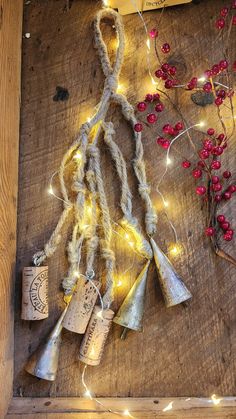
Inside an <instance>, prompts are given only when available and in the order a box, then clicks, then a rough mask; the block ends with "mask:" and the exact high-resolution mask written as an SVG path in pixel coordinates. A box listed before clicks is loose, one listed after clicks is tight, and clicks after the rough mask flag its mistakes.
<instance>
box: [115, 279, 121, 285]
mask: <svg viewBox="0 0 236 419" xmlns="http://www.w3.org/2000/svg"><path fill="white" fill-rule="evenodd" d="M121 285H122V281H121V280H120V279H119V281H118V282H117V284H116V286H117V287H121Z"/></svg>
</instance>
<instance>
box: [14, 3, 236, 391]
mask: <svg viewBox="0 0 236 419" xmlns="http://www.w3.org/2000/svg"><path fill="white" fill-rule="evenodd" d="M28 3H29V4H27V5H26V6H25V14H24V32H29V33H30V38H29V39H24V43H23V86H22V101H23V106H22V115H21V146H20V183H19V216H18V226H19V228H18V258H17V272H18V273H17V289H16V296H17V303H16V325H15V335H16V339H15V380H14V394H15V396H26V397H35V396H40V397H49V396H51V397H55V396H57V397H60V396H63V397H67V396H75V397H78V396H82V395H83V394H84V389H83V387H82V384H81V373H82V369H83V366H82V365H80V364H79V363H78V361H77V356H78V349H79V342H80V337H79V336H76V335H74V334H72V333H70V332H67V331H64V333H63V344H62V348H61V354H60V367H59V372H58V377H57V380H56V381H55V382H54V383H49V382H44V381H39V380H37V379H35V378H34V377H31V376H29V375H27V374H26V373H25V372H24V370H23V368H24V365H25V362H26V360H27V358H28V357H29V355H30V354H31V353H32V352H33V351H34V350H35V349H36V348H37V346H38V344H39V343H40V342H41V341H42V340H43V338H44V337H45V336H46V335H47V334H48V332H49V330H50V329H51V327H52V325H53V324H54V322H55V321H56V319H57V318H58V316H59V313H60V312H61V309H62V307H63V303H62V294H61V292H60V291H59V288H60V282H61V280H62V278H63V276H64V275H65V273H66V269H67V266H66V259H65V251H64V245H65V243H66V239H67V238H68V236H69V234H70V230H68V233H67V232H66V231H65V235H64V236H65V237H64V240H63V243H62V246H61V247H60V249H59V250H58V251H57V252H56V254H55V256H54V257H53V258H52V260H51V261H50V262H49V277H50V279H49V293H50V295H49V305H50V316H49V319H48V320H45V321H42V322H35V323H28V322H22V321H21V320H20V294H21V292H20V285H21V279H20V277H21V270H22V267H23V266H25V265H27V264H29V263H30V261H31V257H32V254H33V253H34V252H35V251H36V250H38V249H41V248H42V246H43V243H44V242H45V240H47V239H48V238H49V236H50V233H51V231H52V228H53V227H54V226H55V224H56V221H57V218H58V216H59V214H60V211H61V208H62V207H61V203H60V202H59V201H57V200H55V199H53V198H52V197H51V196H50V195H48V194H47V188H48V185H49V181H50V177H51V175H52V174H53V173H54V172H55V171H56V170H57V168H58V167H59V164H60V160H61V158H62V155H63V153H64V152H65V150H66V149H67V147H68V146H69V144H70V143H71V141H72V139H73V138H75V136H76V133H77V131H78V127H79V125H80V123H81V122H83V121H85V120H86V118H87V117H88V116H90V115H91V114H92V112H93V107H94V106H95V105H96V104H97V103H98V101H99V98H100V95H101V89H102V87H103V81H104V78H103V75H102V72H101V68H100V63H99V59H98V57H97V55H96V54H95V51H94V49H93V32H92V27H91V22H92V20H93V16H94V14H95V12H96V10H98V8H99V3H97V2H96V3H95V2H94V1H92V0H86V1H85V0H77V1H71V2H66V1H64V0H57V1H56V0H51V1H50V2H45V1H43V0H38V1H31V2H28ZM223 3H224V2H223V1H221V0H216V1H211V0H206V1H204V2H200V3H199V4H189V5H186V6H179V7H176V8H169V9H168V10H166V11H165V13H164V15H163V20H162V26H161V30H160V43H162V42H164V41H167V40H169V41H170V42H171V44H172V51H173V55H172V62H173V63H178V65H180V66H181V68H182V75H181V77H182V78H183V79H184V80H188V78H189V77H190V75H192V73H194V75H195V74H196V75H201V74H202V72H203V71H204V70H205V69H206V68H207V67H208V66H209V65H210V64H209V63H208V58H209V56H210V55H212V60H211V64H213V63H215V62H218V61H219V60H220V59H221V58H222V56H221V52H220V49H219V48H210V45H211V43H212V42H213V40H214V39H215V36H216V32H215V31H214V29H210V26H209V19H210V22H211V23H212V26H214V15H215V14H216V13H217V12H218V10H219V9H220V7H222V5H223ZM66 6H68V7H66ZM159 17H160V12H159V11H153V12H148V13H145V20H146V22H147V24H148V27H149V28H152V27H155V25H156V23H157V21H158V19H159ZM124 25H125V31H126V38H127V49H126V54H125V62H124V66H123V69H122V73H121V84H123V85H124V86H125V87H126V88H127V90H126V92H127V96H128V98H129V100H130V101H131V102H132V103H133V104H135V103H136V102H137V101H138V100H140V99H142V98H143V95H144V94H145V93H147V92H148V91H151V90H153V87H152V85H151V83H150V80H149V79H148V76H147V75H146V55H145V48H144V37H143V33H144V32H143V27H142V24H141V21H140V19H139V17H138V16H136V15H132V16H126V17H125V18H124ZM105 32H106V34H105V39H106V41H108V39H109V36H110V37H111V35H112V28H111V27H109V28H107V30H106V31H105ZM109 42H110V44H109V45H110V49H111V50H112V49H113V51H114V42H112V40H111V41H109ZM175 49H176V52H174V50H175ZM234 54H235V51H234ZM151 68H152V69H153V71H154V70H155V68H156V63H155V57H154V53H152V54H151ZM57 86H62V87H64V88H67V89H68V91H69V98H68V100H67V101H58V102H56V101H54V100H53V97H54V95H55V93H56V87H57ZM189 100H190V99H189V96H188V95H187V96H186V97H185V96H184V95H182V93H181V95H180V97H179V101H180V102H181V106H182V110H183V112H185V113H186V115H187V116H188V120H189V121H191V122H192V123H196V122H198V121H199V120H200V119H202V118H203V119H205V120H207V121H208V122H209V126H210V125H216V126H217V118H216V115H215V114H214V112H212V111H210V112H209V108H204V109H200V108H198V107H194V106H190V105H189V103H190V102H189ZM111 116H112V119H113V121H114V124H115V128H116V129H117V137H116V140H117V142H118V143H119V145H120V146H121V149H122V151H123V153H124V156H125V158H126V159H127V161H128V170H129V180H130V184H131V189H132V192H133V196H134V212H135V215H136V216H137V217H138V218H139V220H140V221H141V222H143V215H144V209H143V205H142V202H141V201H140V199H139V197H138V195H137V192H136V190H137V185H136V181H135V179H134V176H133V170H132V167H131V160H132V158H133V155H134V150H133V141H132V138H131V131H130V129H129V128H128V126H127V124H126V123H125V122H123V120H122V118H121V116H120V112H119V110H115V109H114V108H112V110H111ZM178 119H179V117H178V116H177V115H176V114H175V112H173V111H170V112H169V113H167V112H166V113H164V114H163V116H161V117H160V126H161V125H164V123H166V122H171V123H173V122H176V121H177V120H178ZM156 135H157V132H156V129H155V128H150V129H149V130H146V131H145V136H144V138H143V143H144V149H145V159H146V162H147V174H148V178H149V181H150V183H151V185H153V186H155V185H156V183H157V181H158V179H159V177H160V173H161V172H162V170H163V165H164V152H163V151H162V150H160V148H158V147H157V146H156V143H155V139H156ZM185 144H186V142H185V141H184V140H183V141H182V142H181V143H180V145H179V151H180V152H182V153H183V154H185V153H186V150H188V147H187V146H186V145H185ZM234 146H235V139H234ZM101 148H102V156H103V158H102V166H103V172H104V173H105V174H106V176H105V180H106V182H105V186H106V191H107V193H108V196H109V204H110V207H111V212H112V218H113V219H114V220H118V219H119V217H120V216H121V212H120V210H119V197H120V190H119V184H118V182H117V176H116V174H115V171H114V169H113V168H112V165H111V162H110V159H109V154H108V152H107V150H106V148H105V147H104V146H103V145H101ZM175 159H176V160H175V163H176V164H174V165H172V167H171V170H170V175H169V177H168V178H167V179H166V181H165V183H164V187H165V192H166V198H167V199H168V200H169V201H170V207H169V209H168V214H169V216H170V218H171V219H172V221H173V222H174V224H175V225H176V227H177V230H178V236H179V240H180V241H181V242H183V243H184V245H185V248H186V251H185V253H184V254H183V255H182V256H181V257H179V258H177V259H176V261H175V265H176V267H177V269H178V271H180V272H181V274H182V276H183V277H184V278H185V282H186V284H187V285H188V287H189V288H190V289H191V291H192V293H193V295H194V298H193V300H192V302H191V303H189V304H188V305H187V306H185V307H182V306H181V307H175V308H172V309H166V308H165V306H164V303H163V299H162V297H161V294H160V289H159V286H158V281H157V275H156V271H155V268H154V266H153V264H152V266H151V269H150V273H149V280H148V290H147V300H146V309H145V318H144V330H143V333H133V332H130V333H129V334H128V337H127V339H126V340H125V341H121V340H120V338H119V336H120V332H121V330H120V328H119V326H117V325H114V326H113V330H112V333H111V334H110V336H109V339H108V344H107V347H106V351H105V356H104V358H103V361H102V363H101V365H100V366H99V367H96V368H92V367H91V368H88V370H87V372H86V380H87V383H88V385H89V388H90V389H91V391H93V392H94V393H95V394H96V396H97V397H108V396H112V397H128V396H129V397H148V396H149V397H155V396H156V395H158V397H161V396H162V397H164V396H168V397H171V396H173V397H177V396H191V397H193V396H196V397H201V396H205V397H209V396H210V395H211V394H213V393H216V394H220V395H224V396H226V395H233V394H235V347H236V329H235V321H236V314H235V294H236V270H235V268H233V267H232V266H231V265H229V264H227V263H225V262H224V261H222V260H220V259H217V258H216V257H215V255H213V254H212V250H211V248H210V246H209V242H208V241H207V239H206V238H204V234H203V231H204V227H205V217H204V213H203V212H202V211H201V205H200V201H199V199H198V198H197V196H196V195H195V193H194V187H195V186H194V185H195V184H194V181H193V179H192V178H191V176H190V175H189V176H186V172H184V171H183V170H182V169H181V167H180V166H181V159H179V158H178V157H177V156H176V157H175ZM227 166H228V167H229V168H230V169H231V170H232V171H233V169H234V167H235V153H231V154H230V155H229V154H228V157H227ZM154 189H155V188H153V192H152V195H153V199H154V201H155V203H156V205H157V207H158V208H160V200H159V198H158V197H157V195H156V193H155V190H154ZM232 205H233V203H232ZM232 205H229V206H228V210H227V216H228V217H229V218H230V217H231V218H232V208H233V207H232ZM233 224H234V227H235V221H234V222H233ZM156 239H157V241H158V243H159V244H160V245H161V246H162V247H163V249H164V250H166V247H167V245H168V243H169V242H170V241H173V235H172V232H171V230H170V228H169V226H168V224H167V222H166V218H165V216H164V214H163V211H160V213H159V223H158V234H157V235H156ZM226 247H227V246H226ZM228 249H229V250H230V251H231V252H232V253H233V254H234V256H236V248H235V246H230V244H229V245H228ZM117 250H119V255H120V257H119V260H118V263H117V270H118V273H119V275H120V276H121V277H122V274H123V272H124V271H125V270H126V269H127V268H129V267H130V266H132V267H133V268H132V269H131V270H129V272H128V273H127V274H126V277H127V280H126V279H125V281H124V282H125V285H124V286H122V287H120V288H119V289H117V300H116V301H117V302H116V307H118V306H119V303H120V302H121V301H122V299H123V298H124V296H125V294H126V293H127V291H128V289H129V286H130V285H131V284H132V283H133V281H134V278H135V275H136V274H137V273H138V272H140V270H141V267H142V265H143V261H142V260H140V259H135V261H134V260H133V254H132V253H131V252H130V253H129V254H127V251H123V255H122V251H121V250H120V248H119V243H117ZM101 269H102V266H100V267H99V268H98V272H99V271H100V272H101ZM126 277H125V278H126ZM116 307H115V308H116Z"/></svg>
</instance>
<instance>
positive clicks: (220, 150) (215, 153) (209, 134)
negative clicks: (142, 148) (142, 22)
mask: <svg viewBox="0 0 236 419" xmlns="http://www.w3.org/2000/svg"><path fill="white" fill-rule="evenodd" d="M235 9H236V0H233V2H232V3H231V4H230V6H228V7H223V8H222V9H221V10H220V13H219V17H218V18H217V20H216V22H215V26H216V28H217V30H218V31H219V33H218V35H217V36H216V40H215V41H217V42H218V38H220V39H221V41H222V45H223V47H222V59H221V60H220V61H219V62H217V63H214V64H213V65H212V67H211V68H210V69H206V70H205V72H204V76H203V77H200V78H198V77H196V76H195V75H194V76H193V77H191V79H190V80H187V81H185V82H181V81H180V80H179V79H178V68H177V66H174V65H172V64H171V63H170V62H168V60H166V59H165V60H163V59H162V58H161V57H162V54H164V56H166V54H168V53H169V52H170V51H171V46H170V44H169V43H168V42H165V43H164V44H162V45H159V44H158V35H159V30H158V29H159V28H158V29H156V28H153V29H152V30H151V31H150V32H149V35H150V38H151V39H152V40H153V41H154V47H155V53H156V57H157V61H158V68H157V69H156V71H155V77H156V78H157V79H158V80H159V81H160V82H163V89H162V90H161V89H160V88H159V85H158V88H157V89H156V90H157V91H158V93H156V92H155V93H152V94H150V93H148V94H147V95H146V96H145V98H144V100H143V101H142V102H139V103H138V104H137V111H138V112H139V120H140V122H138V123H137V124H136V125H135V130H136V131H137V132H140V131H142V130H143V129H144V126H145V127H148V126H153V125H154V124H157V126H158V116H159V114H160V113H161V112H163V111H164V110H165V106H164V104H163V100H164V99H166V100H167V101H168V102H169V104H170V105H171V107H172V108H174V109H175V111H176V113H177V114H178V116H179V119H180V121H179V122H176V124H175V125H174V126H172V125H171V124H170V123H166V124H165V125H164V126H162V133H161V134H160V133H159V135H158V136H157V139H156V143H157V144H158V145H159V146H160V147H162V148H163V149H164V150H166V151H167V156H168V151H169V150H170V147H171V146H172V143H174V142H175V141H176V140H178V141H179V140H180V138H181V132H183V134H184V133H186V135H187V136H188V139H189V141H190V144H191V146H192V149H193V154H192V156H191V158H190V159H188V158H186V157H184V158H183V157H182V161H181V165H182V168H183V169H184V170H191V173H192V176H193V178H194V180H195V182H196V188H195V191H196V194H197V195H198V196H199V197H200V199H202V201H203V203H204V205H205V208H206V214H207V217H206V218H207V225H206V226H205V235H206V236H208V237H209V238H210V240H211V243H212V246H213V249H214V251H215V253H216V254H217V255H218V256H220V257H222V258H224V259H226V260H228V261H229V262H231V263H233V264H234V265H235V266H236V260H235V259H234V258H233V257H232V256H230V255H228V254H227V253H226V252H225V251H224V250H223V249H222V248H221V247H220V242H221V241H222V240H224V241H226V242H231V241H232V240H233V237H234V230H233V229H232V228H231V225H230V220H227V218H226V216H225V215H224V214H223V213H222V210H220V208H221V206H222V204H223V203H227V202H228V201H230V200H231V198H232V197H233V195H234V194H235V195H236V181H234V180H233V178H232V175H231V172H230V171H229V170H228V168H227V167H224V163H223V161H222V156H224V154H225V153H227V152H228V149H229V144H230V139H231V138H232V137H233V135H234V133H235V116H234V106H233V96H234V90H233V87H232V86H233V76H234V74H235V73H236V61H235V60H234V61H232V60H231V62H230V60H229V58H228V49H229V47H228V46H229V38H230V34H231V32H232V31H233V29H234V28H233V27H234V26H235V25H236V14H235ZM159 23H160V22H159ZM234 36H235V33H234ZM170 61H171V60H170ZM176 89H183V90H185V91H186V92H188V91H191V99H192V100H193V97H192V94H193V93H194V92H198V93H200V94H202V95H203V97H204V95H208V96H209V103H211V104H212V105H213V106H215V107H216V112H217V116H218V119H219V123H220V125H221V129H222V132H217V129H216V128H208V129H207V131H206V132H203V131H199V130H197V129H196V126H197V124H195V125H192V124H189V123H188V121H187V120H186V118H185V116H184V115H183V113H182V110H181V108H180V106H179V105H178V102H177V101H175V100H173V99H172V98H171V95H170V93H169V92H170V91H171V90H174V91H175V92H176ZM222 109H223V110H225V109H226V110H230V113H231V117H230V128H232V129H231V132H230V133H229V132H228V130H229V129H227V128H226V126H227V124H226V122H225V117H224V115H223V114H222ZM144 118H145V120H144ZM190 129H193V130H194V134H193V135H194V141H193V138H192V134H190V132H189V131H190ZM183 130H184V131H183ZM195 134H197V135H196V138H195ZM199 134H200V135H201V138H200V140H199ZM199 141H200V142H199ZM176 144H178V142H176V143H175V145H176Z"/></svg>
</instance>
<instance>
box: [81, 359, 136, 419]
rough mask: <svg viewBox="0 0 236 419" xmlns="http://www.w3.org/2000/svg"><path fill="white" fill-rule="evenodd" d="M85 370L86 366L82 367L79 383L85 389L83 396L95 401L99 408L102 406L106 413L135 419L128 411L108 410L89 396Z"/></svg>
mask: <svg viewBox="0 0 236 419" xmlns="http://www.w3.org/2000/svg"><path fill="white" fill-rule="evenodd" d="M86 369H87V365H85V366H84V368H83V371H82V375H81V381H82V384H83V387H84V389H85V396H86V397H89V398H90V400H92V401H95V402H96V403H97V404H98V405H99V406H102V407H103V408H104V410H105V411H106V412H109V413H113V414H114V415H118V416H122V417H124V416H126V417H130V418H134V419H135V417H134V416H133V415H131V414H130V412H129V410H128V409H126V410H124V411H123V412H118V411H116V410H112V409H109V408H107V407H106V406H105V405H104V404H103V403H102V402H101V401H100V400H98V399H97V398H96V397H93V396H92V394H91V392H90V390H89V388H88V386H87V384H86V382H85V372H86Z"/></svg>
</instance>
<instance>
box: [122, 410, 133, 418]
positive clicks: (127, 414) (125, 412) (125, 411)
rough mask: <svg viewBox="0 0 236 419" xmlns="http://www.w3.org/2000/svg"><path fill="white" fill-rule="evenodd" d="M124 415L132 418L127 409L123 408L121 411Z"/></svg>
mask: <svg viewBox="0 0 236 419" xmlns="http://www.w3.org/2000/svg"><path fill="white" fill-rule="evenodd" d="M123 415H124V416H129V417H130V418H132V417H133V416H131V414H130V413H129V411H128V409H126V410H124V412H123Z"/></svg>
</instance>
